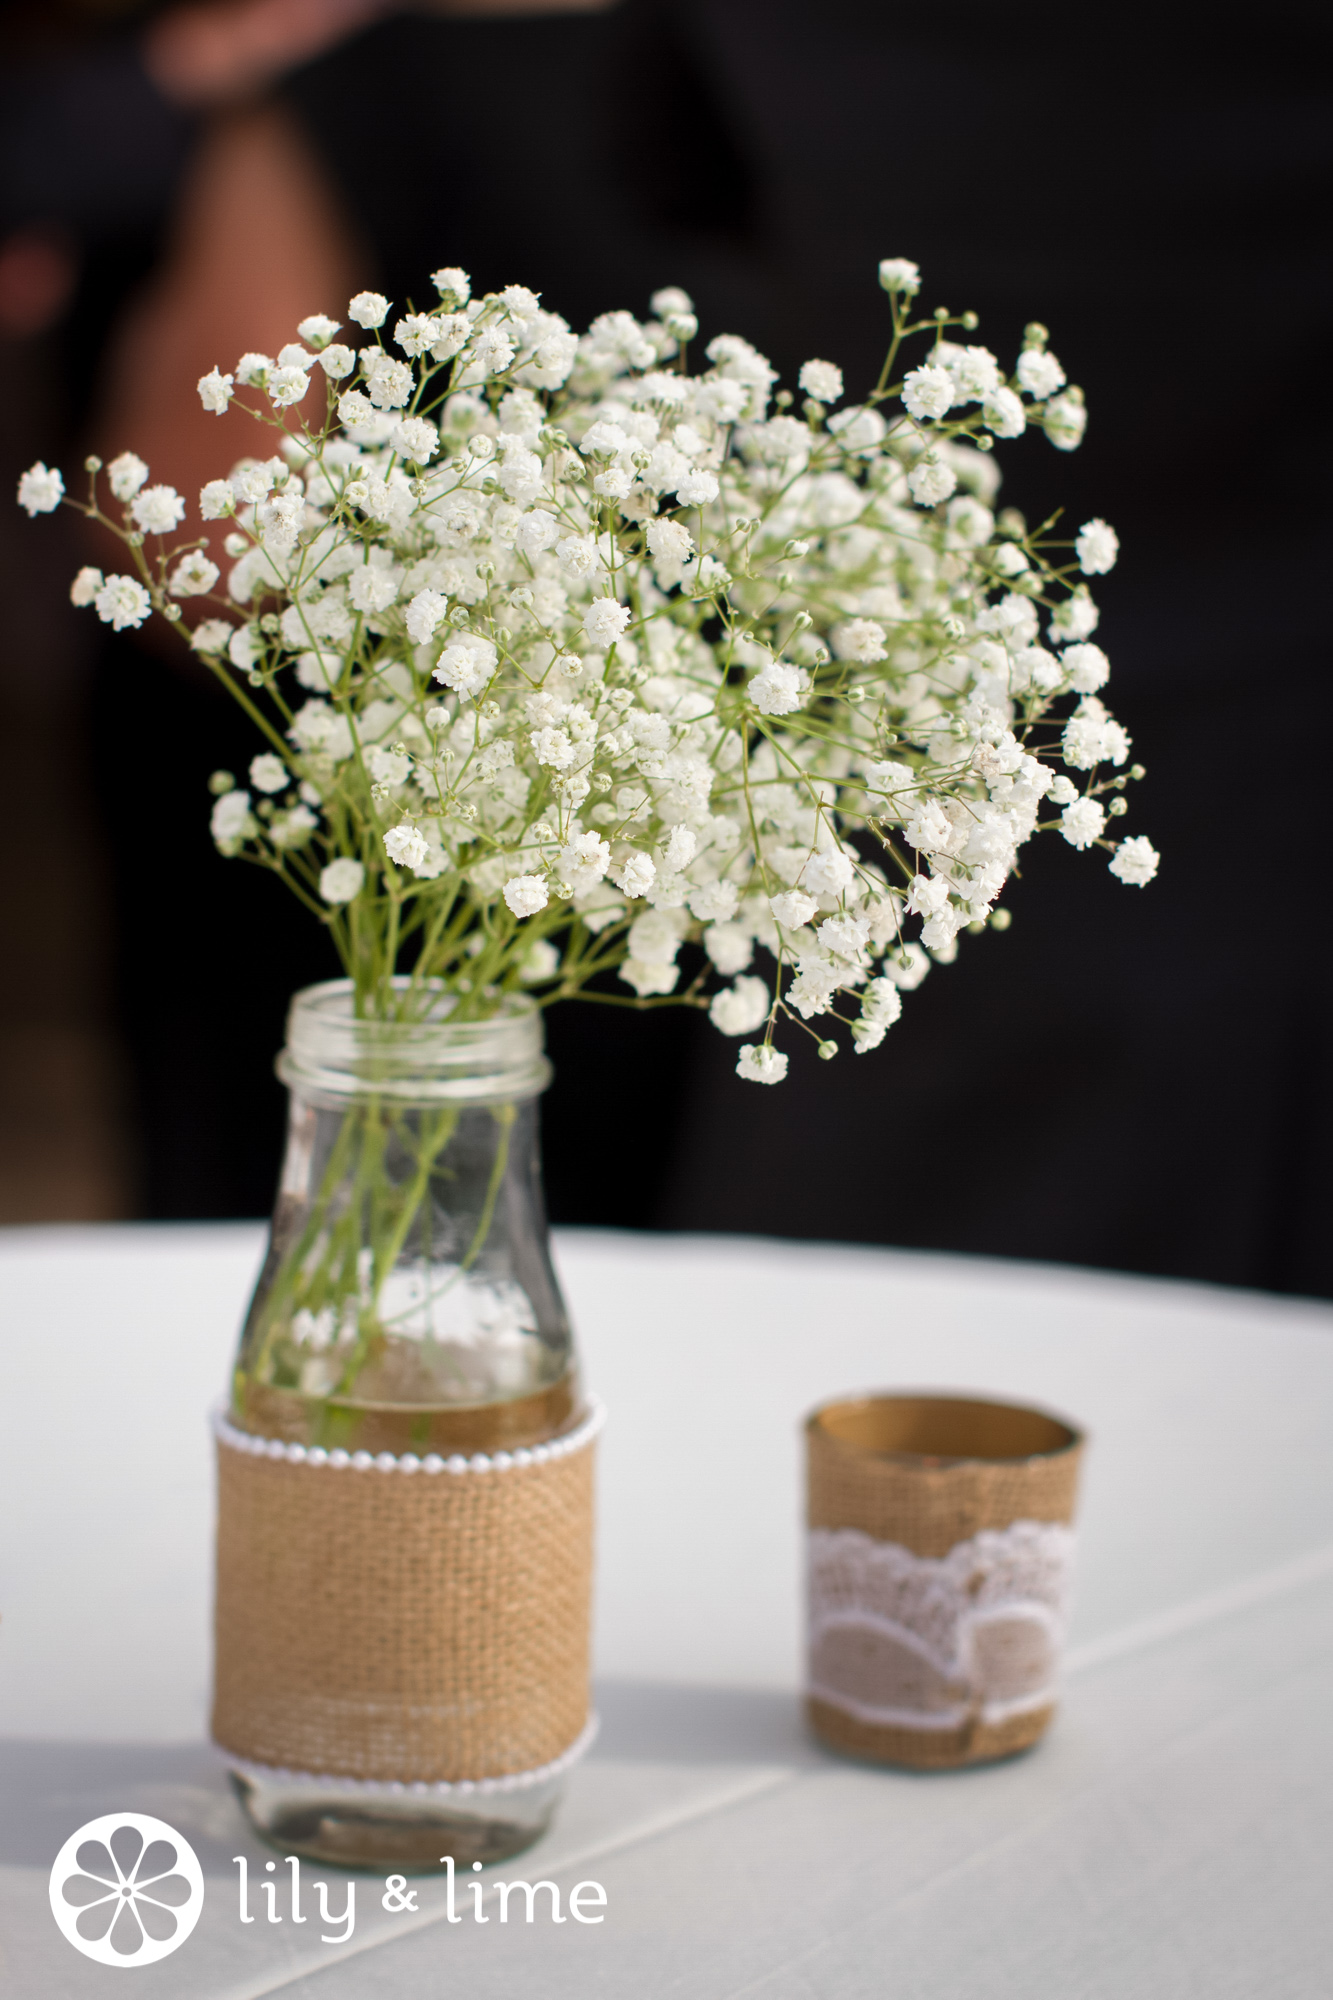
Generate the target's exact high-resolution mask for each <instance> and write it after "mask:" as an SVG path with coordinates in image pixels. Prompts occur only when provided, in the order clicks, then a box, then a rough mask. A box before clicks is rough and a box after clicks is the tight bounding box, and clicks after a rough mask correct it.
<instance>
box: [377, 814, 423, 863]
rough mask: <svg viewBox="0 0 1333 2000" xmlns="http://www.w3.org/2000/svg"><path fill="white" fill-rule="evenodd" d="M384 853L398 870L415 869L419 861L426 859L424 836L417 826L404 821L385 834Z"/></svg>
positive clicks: (409, 821)
mask: <svg viewBox="0 0 1333 2000" xmlns="http://www.w3.org/2000/svg"><path fill="white" fill-rule="evenodd" d="M384 852H385V853H386V854H387V855H388V857H389V859H390V861H394V862H396V863H397V864H398V866H399V867H400V868H415V867H416V865H417V863H418V862H419V861H424V860H425V859H426V854H427V846H426V836H425V834H424V833H423V832H422V831H421V828H420V827H419V826H414V825H413V824H412V822H411V820H406V819H405V820H403V821H402V823H401V824H400V825H398V826H391V827H390V828H389V831H388V832H387V833H386V834H385V836H384Z"/></svg>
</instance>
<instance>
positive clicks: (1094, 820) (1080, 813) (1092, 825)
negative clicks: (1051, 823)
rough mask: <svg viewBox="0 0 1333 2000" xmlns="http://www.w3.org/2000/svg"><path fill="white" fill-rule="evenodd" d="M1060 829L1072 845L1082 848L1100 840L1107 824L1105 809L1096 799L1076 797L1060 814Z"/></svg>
mask: <svg viewBox="0 0 1333 2000" xmlns="http://www.w3.org/2000/svg"><path fill="white" fill-rule="evenodd" d="M1060 820H1061V826H1060V831H1061V833H1063V835H1064V837H1065V839H1066V840H1067V841H1068V842H1069V845H1070V846H1071V847H1076V848H1078V849H1080V850H1082V849H1083V848H1085V847H1091V846H1092V843H1093V842H1094V840H1099V839H1100V838H1101V835H1102V830H1103V828H1104V827H1105V825H1106V813H1105V810H1104V809H1103V808H1102V807H1101V806H1100V805H1098V803H1097V801H1096V799H1075V801H1074V803H1073V805H1071V806H1066V807H1065V809H1064V811H1063V812H1062V813H1061V815H1060Z"/></svg>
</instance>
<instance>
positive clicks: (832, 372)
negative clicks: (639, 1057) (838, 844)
mask: <svg viewBox="0 0 1333 2000" xmlns="http://www.w3.org/2000/svg"><path fill="white" fill-rule="evenodd" d="M798 380H799V382H800V386H801V387H802V388H803V389H804V390H805V393H806V395H807V396H809V397H811V398H812V399H813V400H814V401H815V402H816V403H836V402H837V401H838V399H839V397H840V396H841V395H842V370H841V368H839V367H837V366H835V364H834V363H833V362H832V361H806V362H804V363H803V364H802V367H801V373H800V376H799V377H798ZM742 1032H743V1031H742Z"/></svg>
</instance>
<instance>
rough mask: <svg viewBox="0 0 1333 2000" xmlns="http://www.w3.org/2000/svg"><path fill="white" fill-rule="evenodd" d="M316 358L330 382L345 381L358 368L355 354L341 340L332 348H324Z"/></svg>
mask: <svg viewBox="0 0 1333 2000" xmlns="http://www.w3.org/2000/svg"><path fill="white" fill-rule="evenodd" d="M315 358H316V360H317V361H318V362H319V365H320V367H321V368H322V369H323V370H324V373H325V374H326V375H327V376H328V378H329V380H330V382H342V381H345V380H346V378H347V377H348V376H349V375H350V374H351V373H352V370H353V369H354V368H355V367H356V354H355V352H354V351H353V349H352V348H350V347H345V346H344V345H343V343H342V341H340V340H335V341H334V342H333V344H332V346H331V347H325V348H322V349H321V350H320V352H319V354H318V355H317V356H316V357H315Z"/></svg>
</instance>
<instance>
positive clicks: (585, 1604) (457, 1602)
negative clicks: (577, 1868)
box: [213, 1406, 601, 1784]
mask: <svg viewBox="0 0 1333 2000" xmlns="http://www.w3.org/2000/svg"><path fill="white" fill-rule="evenodd" d="M600 1422H601V1411H600V1409H599V1408H597V1407H596V1406H593V1408H592V1409H591V1411H590V1413H589V1414H587V1415H585V1416H584V1418H583V1420H582V1421H581V1422H580V1423H579V1424H578V1426H577V1427H576V1428H575V1429H574V1430H572V1431H570V1432H569V1433H567V1435H566V1436H564V1437H563V1438H557V1439H554V1440H553V1441H552V1442H551V1443H550V1444H547V1445H542V1446H538V1447H535V1448H534V1449H532V1450H530V1451H517V1452H514V1453H512V1454H507V1453H504V1452H497V1453H496V1454H495V1455H494V1456H493V1457H491V1458H485V1457H482V1456H480V1455H478V1456H474V1457H472V1458H470V1459H468V1460H463V1459H450V1460H448V1461H443V1460H441V1459H439V1458H435V1459H431V1458H427V1459H424V1460H420V1461H418V1460H416V1459H415V1458H411V1457H404V1458H393V1457H392V1456H390V1455H389V1454H388V1453H384V1454H381V1455H380V1456H379V1457H377V1458H371V1457H370V1456H369V1454H366V1453H358V1454H357V1455H356V1456H355V1457H354V1458H351V1459H349V1458H348V1455H347V1454H346V1453H343V1452H334V1453H327V1454H326V1453H322V1452H313V1451H308V1450H306V1449H304V1448H303V1447H301V1446H299V1445H283V1444H281V1443H279V1442H276V1441H269V1440H265V1439H261V1438H252V1437H249V1436H247V1435H246V1434H244V1433H241V1432H239V1431H235V1430H233V1429H231V1427H230V1426H229V1425H227V1424H225V1423H220V1424H219V1425H218V1427H217V1428H218V1544H217V1598H216V1647H217V1653H216V1658H217V1665H216V1681H215V1687H214V1700H213V1737H214V1740H215V1741H216V1742H217V1743H218V1744H220V1745H221V1747H222V1748H223V1749H225V1750H227V1751H228V1752H229V1753H231V1755H232V1756H234V1757H236V1758H239V1759H243V1760H245V1761H246V1762H247V1763H252V1764H257V1765H261V1766H265V1767H269V1768H271V1769H274V1770H280V1771H288V1772H308V1773H312V1774H329V1775H331V1776H337V1777H340V1778H348V1779H355V1780H359V1781H372V1782H379V1783H387V1784H420V1783H426V1784H439V1783H441V1782H444V1783H454V1782H459V1781H470V1780H480V1779H487V1778H498V1777H506V1776H509V1775H511V1774H515V1773H527V1772H535V1771H538V1770H540V1769H542V1768H543V1767H545V1766H548V1765H550V1764H552V1763H554V1762H556V1761H558V1760H559V1759H560V1758H561V1757H562V1756H563V1755H564V1753H565V1752H567V1751H569V1750H570V1749H571V1748H572V1746H574V1745H575V1744H576V1743H577V1742H578V1740H579V1739H580V1737H581V1736H582V1735H583V1733H584V1731H585V1729H586V1726H587V1724H588V1720H589V1691H588V1690H589V1657H588V1656H589V1614H590V1608H591V1591H592V1538H593V1459H594V1452H593V1438H594V1436H595V1434H596V1431H597V1430H598V1429H599V1428H600Z"/></svg>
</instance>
